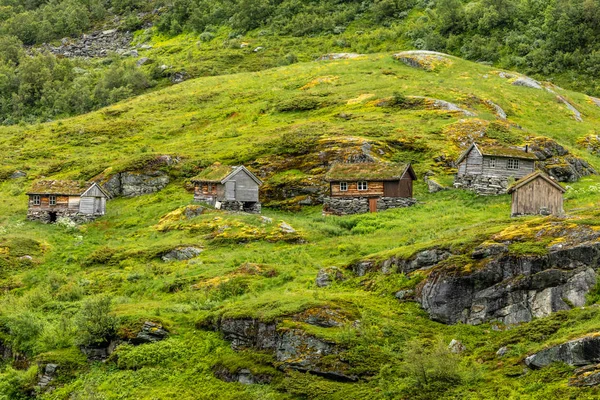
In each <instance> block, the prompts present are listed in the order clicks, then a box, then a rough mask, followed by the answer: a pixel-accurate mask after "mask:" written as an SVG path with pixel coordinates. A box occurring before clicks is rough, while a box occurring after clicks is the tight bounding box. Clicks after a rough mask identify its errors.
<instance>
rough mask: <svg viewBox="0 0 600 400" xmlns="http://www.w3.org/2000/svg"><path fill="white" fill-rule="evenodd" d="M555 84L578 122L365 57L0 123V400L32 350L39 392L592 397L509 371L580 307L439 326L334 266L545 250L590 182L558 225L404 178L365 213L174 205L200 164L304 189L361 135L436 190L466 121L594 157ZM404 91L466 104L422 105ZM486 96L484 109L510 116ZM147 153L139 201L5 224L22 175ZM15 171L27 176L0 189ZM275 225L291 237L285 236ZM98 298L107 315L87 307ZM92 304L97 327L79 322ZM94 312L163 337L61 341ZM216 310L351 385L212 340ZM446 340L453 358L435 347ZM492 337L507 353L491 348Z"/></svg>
mask: <svg viewBox="0 0 600 400" xmlns="http://www.w3.org/2000/svg"><path fill="white" fill-rule="evenodd" d="M553 90H555V91H556V92H557V93H559V94H560V95H561V96H563V97H564V98H566V99H567V100H568V101H569V102H570V103H571V104H573V105H574V106H575V107H576V108H577V109H578V110H579V111H581V112H582V114H583V122H576V120H575V119H574V117H573V114H572V112H571V111H569V110H568V109H567V108H566V107H565V105H564V103H562V102H559V101H557V99H556V94H552V93H550V92H548V91H546V90H537V89H531V88H526V87H520V86H513V85H511V83H510V80H508V79H505V78H502V77H501V76H499V75H498V71H496V70H494V69H493V68H490V67H487V66H483V65H480V64H475V63H471V62H466V61H463V60H460V59H456V58H451V59H450V61H449V62H445V63H441V64H440V65H436V66H435V69H434V70H433V71H425V70H422V69H418V68H412V67H409V66H406V65H405V64H403V63H401V62H399V61H397V60H395V59H393V58H392V57H391V54H386V53H382V54H375V55H370V56H364V57H361V58H358V59H352V60H341V61H334V62H308V63H298V64H294V65H291V66H285V67H280V68H275V69H271V70H267V71H261V72H254V73H240V74H233V75H227V76H217V77H208V78H202V79H196V80H192V81H189V82H184V83H182V84H180V85H177V86H174V87H170V88H166V89H163V90H160V91H156V92H154V93H150V94H147V95H144V96H140V97H138V98H135V99H132V100H129V101H125V102H121V103H119V104H117V105H114V106H111V107H109V108H105V109H102V110H100V111H98V112H94V113H91V114H88V115H84V116H80V117H76V118H71V119H66V120H63V121H59V122H52V123H47V124H39V125H28V126H13V127H2V128H0V148H2V150H3V155H4V157H3V159H2V161H1V163H2V164H1V169H0V171H2V173H1V176H2V177H3V182H2V183H1V184H0V234H1V236H0V287H2V288H3V292H2V294H1V295H0V340H1V341H2V342H3V343H5V344H8V345H10V346H11V347H12V348H13V349H14V350H15V351H16V352H18V353H19V355H20V356H19V358H18V360H16V361H15V362H5V364H3V365H2V366H1V367H0V399H1V398H7V399H20V398H29V397H31V393H32V392H36V389H35V388H34V386H35V383H36V382H37V373H38V372H39V368H41V367H39V366H40V365H45V363H48V362H51V363H57V364H59V365H60V366H61V367H60V368H61V369H60V373H59V375H58V378H57V381H55V383H54V384H53V385H55V386H57V388H56V390H54V391H52V392H44V393H39V394H37V397H38V398H42V399H117V398H118V399H171V398H178V399H197V398H232V399H233V398H235V399H238V398H248V399H269V398H273V399H276V398H277V399H279V398H290V399H291V398H331V399H340V398H345V399H351V398H352V399H354V398H355V399H364V398H374V399H377V398H382V399H383V398H422V399H434V398H473V399H478V398H498V397H506V398H542V397H545V398H549V399H563V398H595V397H597V396H598V394H599V393H598V389H595V388H588V389H580V388H572V387H568V386H567V378H568V376H570V374H571V373H572V370H573V368H571V367H568V366H562V365H555V366H552V367H550V368H546V369H543V370H538V371H533V370H531V371H528V372H527V373H525V374H524V373H523V368H524V366H523V365H522V360H523V358H524V357H525V356H527V355H528V354H530V353H531V352H533V351H536V350H539V349H541V348H543V347H544V346H547V345H548V344H553V343H558V342H560V341H562V340H565V339H569V338H574V337H578V336H581V335H582V334H585V333H589V332H594V331H595V330H596V329H597V326H598V322H599V321H600V312H599V311H598V308H597V307H589V308H588V307H586V308H585V309H577V310H573V311H570V312H561V313H558V314H555V315H553V316H550V317H548V318H544V319H540V320H536V321H534V322H531V323H529V324H524V325H522V326H519V327H513V328H512V329H505V327H502V326H500V327H498V326H496V325H494V324H484V325H480V326H463V325H456V326H446V325H443V324H439V323H436V322H432V321H430V320H429V318H428V316H427V314H426V313H425V312H424V311H422V310H421V309H420V308H419V307H418V306H417V305H416V303H414V302H411V301H399V300H397V299H396V298H395V297H394V294H395V293H396V292H397V291H399V290H402V289H410V288H414V287H415V286H416V285H417V284H418V282H420V281H421V280H422V279H423V275H422V274H421V273H415V274H413V275H411V276H404V275H402V274H390V275H385V274H381V273H371V274H367V275H366V276H364V277H358V276H355V275H354V274H353V273H352V272H351V271H350V270H349V269H345V267H348V266H350V265H352V264H353V263H355V262H357V261H360V260H364V259H371V258H377V259H382V260H383V259H386V258H389V257H391V256H400V257H409V256H411V255H412V254H414V253H415V252H416V251H418V250H422V249H426V248H431V247H433V246H439V247H445V248H453V249H457V250H458V251H463V252H465V253H467V252H468V251H470V250H471V249H472V248H473V247H474V246H476V245H478V244H480V243H482V242H484V241H486V240H487V239H489V238H490V237H492V236H493V235H498V234H499V235H500V236H502V235H504V236H505V237H506V236H509V235H512V236H515V235H517V234H519V235H521V236H522V237H523V238H524V239H523V241H522V243H519V245H518V246H514V247H512V248H511V251H513V252H514V253H515V254H532V253H533V254H537V253H539V252H540V251H542V252H543V251H547V249H546V245H547V244H548V242H547V241H544V240H545V238H543V237H542V236H543V235H542V236H540V235H538V233H539V232H540V231H542V230H543V229H545V227H546V225H548V224H552V223H556V224H558V225H559V226H565V227H566V226H568V225H569V226H570V224H575V225H577V224H583V225H586V226H591V227H593V228H594V229H598V228H599V227H600V220H599V219H598V216H597V212H596V211H595V208H596V207H597V204H598V201H597V197H596V196H597V193H598V191H599V189H598V187H599V186H598V184H599V183H600V179H599V178H597V177H595V176H592V177H586V178H584V179H582V180H581V181H580V182H577V183H570V184H569V186H570V189H569V192H568V193H567V201H566V204H565V207H566V211H567V212H568V213H569V214H570V215H571V216H572V217H573V218H572V219H570V220H567V221H561V220H555V219H553V218H538V217H531V218H529V217H528V218H522V219H511V218H509V214H510V206H509V197H508V196H498V197H477V196H475V195H473V194H471V193H467V192H463V191H457V190H448V191H444V192H440V193H436V194H429V193H427V191H426V187H425V185H424V184H423V183H422V182H421V181H420V182H419V183H417V185H416V198H417V199H418V200H419V204H418V205H417V206H415V207H412V208H409V209H401V210H393V211H387V212H383V213H380V214H374V215H360V216H349V217H341V218H338V217H323V216H322V215H321V210H320V207H318V206H314V207H305V208H302V209H300V210H299V211H296V212H290V211H283V210H281V209H279V208H267V209H265V210H264V215H265V216H266V217H268V218H271V219H272V223H269V222H268V221H266V220H264V219H261V218H260V217H259V216H252V215H241V214H228V213H223V212H219V211H213V210H208V211H206V212H204V213H203V214H201V215H197V216H194V217H186V216H185V213H184V212H183V210H184V209H185V208H186V207H189V206H190V205H191V204H192V195H191V193H190V192H189V191H188V190H186V183H187V179H188V178H189V177H191V176H193V175H195V174H196V173H197V172H198V171H199V169H200V168H202V167H204V166H206V165H208V164H209V163H212V162H214V161H220V162H223V163H232V164H233V163H236V164H237V163H244V164H247V165H249V166H250V167H251V168H253V169H254V170H255V171H256V172H257V173H258V174H260V175H261V177H263V178H264V179H265V181H266V184H267V185H266V186H267V187H273V186H277V184H282V185H283V187H287V186H293V185H295V184H298V183H300V184H302V183H303V182H313V183H314V182H318V181H319V179H320V178H321V177H322V174H323V173H324V172H325V170H326V167H325V166H323V164H322V162H321V161H319V157H325V158H327V157H328V154H329V153H328V152H333V153H336V152H339V153H343V152H344V151H358V150H357V149H359V150H360V149H362V148H363V145H364V144H365V143H366V144H368V145H370V146H371V150H372V153H373V155H374V156H375V157H377V158H381V159H383V160H393V161H411V162H413V165H414V167H415V170H416V171H417V173H418V174H419V176H420V177H422V176H423V174H424V173H425V172H427V171H429V170H431V171H433V172H434V173H435V175H436V178H437V179H438V180H439V181H441V182H445V183H450V182H451V174H452V173H453V172H454V170H453V169H452V168H451V167H449V166H448V165H447V163H445V162H444V161H443V160H444V159H452V158H454V157H456V156H457V155H458V154H459V152H460V151H461V148H463V146H464V144H465V143H466V142H468V141H469V137H473V136H476V137H478V136H479V135H480V134H481V131H482V129H483V130H485V131H486V134H485V138H483V140H495V141H497V142H500V143H504V144H519V145H520V144H524V143H526V142H527V140H528V139H529V138H532V137H538V136H543V137H548V138H552V139H554V140H556V141H558V142H559V143H560V144H562V145H564V146H565V147H567V148H568V150H570V151H571V152H572V153H573V154H575V155H577V156H579V157H582V158H583V159H585V160H587V161H588V162H589V163H590V164H591V165H592V166H594V167H596V168H598V167H600V162H599V161H600V160H599V159H598V158H597V156H594V155H590V154H588V153H587V150H586V149H585V148H584V147H580V146H579V145H578V142H579V141H580V140H581V139H582V138H585V137H588V135H590V134H595V129H596V128H595V127H596V126H597V124H598V120H599V118H600V108H598V106H596V105H595V104H594V103H593V102H592V101H591V99H589V98H587V97H586V96H585V95H582V94H580V93H575V92H570V91H566V90H562V89H559V88H554V89H553ZM418 96H424V97H426V98H427V99H439V100H445V101H449V102H452V103H454V104H457V105H458V106H460V107H461V108H463V109H465V110H469V111H470V112H472V113H474V114H476V115H475V116H465V114H464V113H462V112H448V111H445V110H441V109H437V108H435V107H434V106H433V105H432V104H433V103H432V101H430V100H420V98H419V97H418ZM485 100H490V101H492V102H493V103H495V104H498V105H499V106H500V107H502V108H503V109H504V110H505V111H506V113H507V114H508V122H504V121H502V120H499V119H498V118H497V116H496V115H495V113H494V111H493V109H491V108H490V107H489V106H488V105H486V103H485ZM482 127H483V128H482ZM480 139H481V138H480ZM367 147H368V146H367ZM379 150H381V151H379ZM361 151H362V150H361ZM163 154H168V155H171V156H173V157H179V158H180V160H181V161H180V162H179V163H178V164H175V165H173V166H170V167H168V168H166V171H167V172H168V173H169V175H170V176H171V178H172V182H171V184H170V185H169V186H168V187H167V188H166V189H164V190H163V191H161V192H159V193H156V194H152V195H146V196H142V197H138V198H133V199H124V198H118V199H115V200H113V201H111V202H110V203H109V207H108V210H109V211H108V214H107V215H106V216H105V217H103V218H101V219H99V220H97V221H96V222H94V223H90V224H87V225H84V226H79V227H71V226H66V225H63V226H61V225H40V224H37V223H32V222H26V221H25V213H26V197H25V196H24V193H25V192H26V190H27V188H28V186H29V185H30V184H31V182H32V181H33V180H34V179H37V178H41V177H47V178H57V179H59V178H74V179H90V178H92V177H95V176H98V175H99V174H101V173H104V175H110V174H111V173H114V172H116V171H126V170H132V169H133V170H135V169H136V168H138V167H139V166H140V165H144V164H145V163H147V162H148V161H149V160H151V159H152V158H153V157H155V156H156V155H163ZM336 154H337V153H336ZM334 158H335V157H334ZM440 160H442V161H440ZM15 170H22V171H25V172H27V174H28V175H27V178H19V179H10V178H9V176H10V174H11V173H12V172H13V171H15ZM286 185H287V186H286ZM274 204H275V205H281V204H280V203H277V202H274ZM282 221H285V222H287V223H288V224H290V225H291V226H292V227H294V228H295V230H296V233H285V232H283V231H282V230H281V229H280V228H279V226H278V225H279V223H280V222H282ZM181 246H195V247H199V248H202V249H203V252H202V253H201V254H200V255H199V256H198V257H196V258H193V259H191V260H188V261H174V262H165V261H163V260H162V259H161V256H162V255H163V254H165V252H167V251H169V250H171V249H174V248H178V247H181ZM334 266H335V267H339V268H341V269H342V270H343V274H344V275H346V277H347V278H348V279H347V280H345V281H343V282H336V283H334V284H333V285H332V286H330V287H327V288H317V287H316V285H315V283H314V280H315V277H316V274H317V272H318V271H319V270H320V269H321V268H325V267H334ZM464 267H465V268H468V266H464ZM106 297H108V298H110V299H111V305H110V309H109V310H107V307H105V305H106V304H105V303H102V301H101V299H102V298H106ZM594 301H595V298H594V296H590V302H591V303H593V302H594ZM103 304H104V306H103ZM82 310H84V311H82ZM319 310H332V312H334V314H335V315H336V316H337V317H336V318H338V319H339V321H340V324H339V325H338V326H334V327H328V328H325V327H320V326H315V325H311V324H309V323H306V322H305V320H303V319H302V318H300V317H299V315H301V314H302V313H318V312H320V311H319ZM108 311H109V312H108ZM96 312H97V314H98V315H100V316H101V317H102V318H104V319H102V318H96V319H94V318H92V321H91V322H90V320H89V319H86V316H89V315H92V316H93V315H96V314H95V313H96ZM107 315H113V316H117V317H118V318H119V321H118V322H117V323H116V326H114V328H116V330H117V334H118V335H119V336H121V337H128V335H130V334H131V333H132V332H136V330H139V327H140V324H141V323H143V322H144V321H155V322H160V323H161V324H163V325H164V326H165V327H166V328H167V329H169V331H170V332H171V335H170V337H169V338H168V339H167V340H165V341H162V342H159V343H154V344H144V345H140V346H136V347H134V346H132V345H125V346H122V347H120V348H119V349H118V350H117V352H116V353H115V355H116V356H115V355H113V356H112V357H111V359H110V360H109V361H107V362H105V363H88V362H87V361H86V360H85V357H84V356H82V354H81V353H80V351H79V349H78V347H77V346H78V344H81V343H82V340H84V339H85V338H86V336H85V334H86V333H89V332H90V328H89V325H86V323H98V321H99V320H102V321H105V320H106V318H107ZM223 317H236V318H240V317H248V318H259V319H261V320H262V321H273V320H275V319H277V320H279V321H281V322H280V323H281V324H282V327H283V328H284V329H289V330H295V329H298V330H300V331H304V332H306V333H307V334H310V335H314V336H316V337H318V338H321V339H324V340H327V341H330V342H333V343H336V344H338V345H339V346H341V347H342V348H344V349H345V350H344V353H343V354H344V359H345V360H346V362H347V364H348V365H349V367H348V368H349V370H348V371H347V373H348V374H351V375H356V376H358V377H360V379H359V380H358V381H357V382H337V381H334V380H330V379H326V378H324V377H321V376H317V375H311V374H304V373H301V372H297V371H291V370H288V371H280V370H278V369H277V368H276V367H277V363H275V362H274V360H273V356H272V354H270V353H266V352H265V353H261V352H258V351H250V350H247V351H241V352H234V351H233V350H232V349H231V347H230V344H229V343H228V342H227V341H225V340H224V339H223V338H222V337H221V335H220V334H218V333H215V332H213V331H212V330H211V326H212V324H213V323H214V321H216V320H218V319H219V318H223ZM82 321H83V322H82ZM356 321H358V322H356ZM98 324H100V323H98ZM106 324H108V322H107V323H106ZM451 339H459V340H460V341H462V342H463V343H464V344H465V345H466V348H467V350H466V352H465V353H463V354H461V355H454V354H451V353H449V352H448V350H447V348H446V346H447V344H448V343H449V342H450V340H451ZM502 346H509V351H508V353H507V356H506V357H504V358H502V359H499V358H497V357H496V355H495V353H496V351H497V350H498V349H499V348H500V347H502ZM221 367H225V368H227V369H229V370H230V371H235V370H236V369H239V368H248V369H250V370H251V371H252V372H253V373H255V374H260V373H262V374H268V375H271V376H272V377H273V381H272V383H271V384H269V385H242V384H240V383H226V382H224V381H222V380H220V379H218V378H216V377H215V375H214V371H215V370H216V369H218V368H221ZM423 371H425V373H423ZM424 376H425V379H423V377H424ZM37 391H39V390H37Z"/></svg>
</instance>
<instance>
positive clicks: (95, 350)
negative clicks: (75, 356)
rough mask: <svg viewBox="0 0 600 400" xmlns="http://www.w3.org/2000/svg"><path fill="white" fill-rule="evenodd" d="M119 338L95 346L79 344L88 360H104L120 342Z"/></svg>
mask: <svg viewBox="0 0 600 400" xmlns="http://www.w3.org/2000/svg"><path fill="white" fill-rule="evenodd" d="M121 343H122V342H121V340H116V339H115V340H111V341H110V342H109V343H106V344H104V345H97V346H81V347H80V350H81V352H82V353H83V354H85V355H86V357H87V359H88V361H104V360H106V359H107V358H108V357H109V356H110V355H111V354H112V353H114V351H115V350H116V348H117V346H118V345H119V344H121Z"/></svg>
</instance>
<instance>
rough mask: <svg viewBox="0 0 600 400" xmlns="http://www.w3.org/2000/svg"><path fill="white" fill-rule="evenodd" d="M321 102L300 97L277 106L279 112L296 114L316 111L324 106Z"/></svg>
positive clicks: (311, 98) (309, 97)
mask: <svg viewBox="0 0 600 400" xmlns="http://www.w3.org/2000/svg"><path fill="white" fill-rule="evenodd" d="M322 104H323V103H322V102H321V100H319V99H317V98H314V97H311V96H298V97H293V98H291V99H285V100H281V101H280V102H279V103H277V104H276V105H275V110H276V111H278V112H296V111H310V110H316V109H317V108H319V107H321V106H322Z"/></svg>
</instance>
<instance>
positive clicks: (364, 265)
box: [350, 248, 451, 276]
mask: <svg viewBox="0 0 600 400" xmlns="http://www.w3.org/2000/svg"><path fill="white" fill-rule="evenodd" d="M450 256H451V253H450V252H449V251H447V250H444V249H435V248H434V249H428V250H423V251H420V252H418V253H416V254H414V255H413V256H412V257H410V258H408V259H404V258H399V257H392V258H389V259H387V260H385V261H383V262H378V261H375V260H365V261H360V262H358V263H356V264H353V265H351V266H350V268H351V269H352V271H353V272H354V273H355V274H356V275H358V276H364V275H366V274H367V273H370V272H376V271H380V272H382V273H384V274H389V273H392V272H396V273H401V274H409V273H411V272H414V271H416V270H419V269H420V270H426V269H429V268H431V267H433V266H435V265H437V264H438V263H440V262H441V261H443V260H445V259H447V258H448V257H450Z"/></svg>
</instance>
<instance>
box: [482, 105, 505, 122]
mask: <svg viewBox="0 0 600 400" xmlns="http://www.w3.org/2000/svg"><path fill="white" fill-rule="evenodd" d="M484 103H485V104H486V105H487V106H488V107H489V108H491V109H492V110H493V111H494V114H496V117H498V118H499V119H501V120H503V121H506V119H507V118H508V117H507V115H506V112H505V111H504V110H503V109H502V107H500V106H499V105H498V104H496V103H494V102H493V101H491V100H485V101H484Z"/></svg>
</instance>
